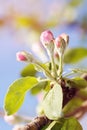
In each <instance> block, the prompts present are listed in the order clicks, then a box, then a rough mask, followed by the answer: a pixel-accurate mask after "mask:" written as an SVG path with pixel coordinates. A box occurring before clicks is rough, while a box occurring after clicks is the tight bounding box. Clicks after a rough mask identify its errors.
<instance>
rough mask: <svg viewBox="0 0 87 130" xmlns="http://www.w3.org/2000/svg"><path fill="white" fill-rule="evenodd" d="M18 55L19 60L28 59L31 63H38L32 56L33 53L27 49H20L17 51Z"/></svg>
mask: <svg viewBox="0 0 87 130" xmlns="http://www.w3.org/2000/svg"><path fill="white" fill-rule="evenodd" d="M16 57H17V60H18V61H26V62H30V63H36V62H37V61H36V59H35V58H34V57H33V56H32V54H30V53H28V52H26V51H20V52H17V53H16Z"/></svg>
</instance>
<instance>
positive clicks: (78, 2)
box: [69, 0, 83, 7]
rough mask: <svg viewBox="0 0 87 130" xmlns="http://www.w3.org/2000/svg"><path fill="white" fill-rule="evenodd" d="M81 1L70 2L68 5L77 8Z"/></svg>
mask: <svg viewBox="0 0 87 130" xmlns="http://www.w3.org/2000/svg"><path fill="white" fill-rule="evenodd" d="M82 1H83V0H71V1H70V3H69V5H70V6H72V7H77V6H79V5H80V4H81V3H82Z"/></svg>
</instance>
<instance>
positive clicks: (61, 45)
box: [54, 36, 66, 55]
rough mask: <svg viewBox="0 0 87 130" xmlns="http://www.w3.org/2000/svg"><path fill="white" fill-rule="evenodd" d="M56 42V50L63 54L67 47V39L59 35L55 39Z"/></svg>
mask: <svg viewBox="0 0 87 130" xmlns="http://www.w3.org/2000/svg"><path fill="white" fill-rule="evenodd" d="M54 42H55V47H56V50H57V52H58V54H59V55H60V54H63V53H64V51H65V48H66V42H65V40H64V39H63V38H62V37H61V36H59V37H57V38H56V39H55V41H54Z"/></svg>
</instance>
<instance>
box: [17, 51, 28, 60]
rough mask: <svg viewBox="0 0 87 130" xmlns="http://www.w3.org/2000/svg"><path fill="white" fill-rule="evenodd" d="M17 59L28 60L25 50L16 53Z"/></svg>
mask: <svg viewBox="0 0 87 130" xmlns="http://www.w3.org/2000/svg"><path fill="white" fill-rule="evenodd" d="M16 57H17V61H27V57H26V53H25V52H24V51H21V52H17V53H16Z"/></svg>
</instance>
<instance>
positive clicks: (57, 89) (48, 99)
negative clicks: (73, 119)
mask: <svg viewBox="0 0 87 130" xmlns="http://www.w3.org/2000/svg"><path fill="white" fill-rule="evenodd" d="M62 101H63V93H62V88H61V86H60V85H59V84H55V85H54V87H53V88H52V89H51V90H50V91H49V92H48V93H47V95H46V96H45V98H44V100H43V103H42V105H43V110H44V113H45V115H46V116H47V117H48V118H49V119H52V120H57V119H58V118H59V117H61V112H62Z"/></svg>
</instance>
